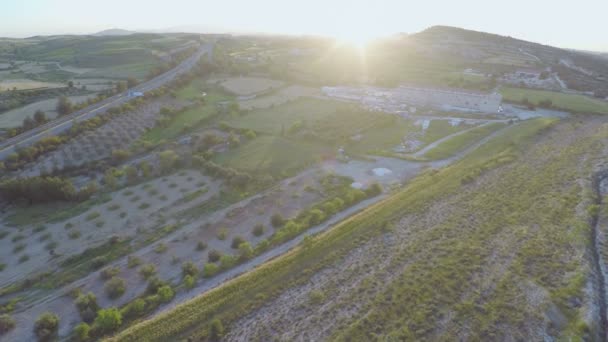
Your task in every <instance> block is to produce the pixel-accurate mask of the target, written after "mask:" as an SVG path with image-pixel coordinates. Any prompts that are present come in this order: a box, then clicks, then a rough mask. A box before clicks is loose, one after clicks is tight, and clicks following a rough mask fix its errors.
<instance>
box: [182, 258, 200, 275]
mask: <svg viewBox="0 0 608 342" xmlns="http://www.w3.org/2000/svg"><path fill="white" fill-rule="evenodd" d="M182 274H183V275H184V276H192V277H195V276H196V275H197V274H198V268H197V267H196V265H195V264H194V263H193V262H192V261H186V262H185V263H183V264H182Z"/></svg>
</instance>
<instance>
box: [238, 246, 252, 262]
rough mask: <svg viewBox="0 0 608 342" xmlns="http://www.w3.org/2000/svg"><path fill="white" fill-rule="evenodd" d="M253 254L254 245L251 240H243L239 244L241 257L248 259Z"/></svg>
mask: <svg viewBox="0 0 608 342" xmlns="http://www.w3.org/2000/svg"><path fill="white" fill-rule="evenodd" d="M252 256H253V247H251V244H250V243H249V242H243V243H241V244H240V245H239V258H241V260H248V259H250V258H251V257H252Z"/></svg>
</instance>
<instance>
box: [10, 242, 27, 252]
mask: <svg viewBox="0 0 608 342" xmlns="http://www.w3.org/2000/svg"><path fill="white" fill-rule="evenodd" d="M24 249H25V244H24V243H19V244H17V245H16V246H15V247H14V248H13V253H19V252H21V251H22V250H24Z"/></svg>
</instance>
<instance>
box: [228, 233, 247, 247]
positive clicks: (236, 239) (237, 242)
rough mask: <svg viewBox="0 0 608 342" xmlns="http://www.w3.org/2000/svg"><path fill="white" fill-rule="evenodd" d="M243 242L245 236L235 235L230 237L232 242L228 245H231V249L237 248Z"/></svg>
mask: <svg viewBox="0 0 608 342" xmlns="http://www.w3.org/2000/svg"><path fill="white" fill-rule="evenodd" d="M243 242H246V240H245V238H243V237H242V236H238V235H237V236H235V237H234V238H233V239H232V244H231V245H230V247H232V248H233V249H237V248H239V245H240V244H242V243H243Z"/></svg>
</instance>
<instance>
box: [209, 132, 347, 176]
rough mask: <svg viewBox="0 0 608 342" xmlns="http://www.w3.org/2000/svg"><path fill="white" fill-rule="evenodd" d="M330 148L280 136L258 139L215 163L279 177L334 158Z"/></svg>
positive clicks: (221, 156)
mask: <svg viewBox="0 0 608 342" xmlns="http://www.w3.org/2000/svg"><path fill="white" fill-rule="evenodd" d="M335 153H336V150H335V149H334V148H332V147H331V146H324V145H323V144H319V143H315V142H307V141H293V140H289V139H285V138H283V137H280V136H268V135H263V136H259V137H257V138H256V139H253V140H251V141H248V142H245V143H243V144H242V145H241V146H239V147H237V148H235V149H232V150H230V151H228V152H225V153H222V154H218V155H217V157H215V161H216V162H218V163H219V164H222V165H226V166H229V167H232V168H235V169H237V170H243V171H247V172H253V173H257V174H265V173H268V174H271V175H273V176H282V175H288V174H291V173H293V172H294V171H296V170H299V169H301V168H303V167H305V166H309V165H312V164H313V163H316V162H320V161H321V160H322V159H323V158H324V157H327V158H330V157H332V156H334V155H335Z"/></svg>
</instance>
